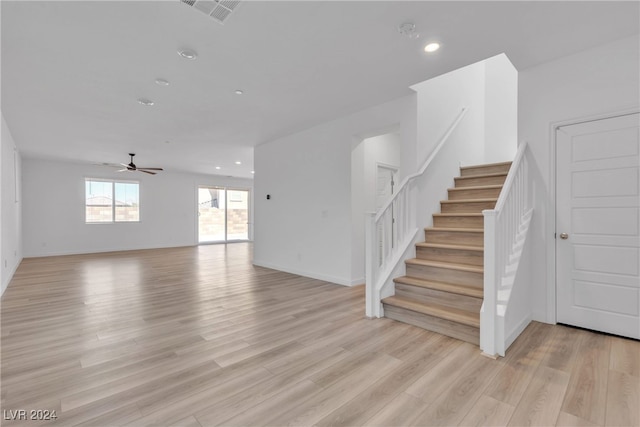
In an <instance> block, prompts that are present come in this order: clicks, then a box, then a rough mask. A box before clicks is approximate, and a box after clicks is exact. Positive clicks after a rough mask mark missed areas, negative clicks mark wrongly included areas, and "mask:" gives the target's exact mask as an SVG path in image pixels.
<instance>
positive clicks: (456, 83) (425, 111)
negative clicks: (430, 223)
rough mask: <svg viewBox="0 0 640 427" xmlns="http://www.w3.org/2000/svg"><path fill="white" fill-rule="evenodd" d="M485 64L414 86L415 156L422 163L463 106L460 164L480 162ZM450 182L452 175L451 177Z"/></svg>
mask: <svg viewBox="0 0 640 427" xmlns="http://www.w3.org/2000/svg"><path fill="white" fill-rule="evenodd" d="M484 76H485V67H484V64H483V63H482V62H477V63H475V64H471V65H468V66H466V67H464V68H460V69H458V70H455V71H452V72H450V73H447V74H443V75H441V76H438V77H435V78H433V79H429V80H426V81H424V82H421V83H418V84H416V85H413V86H412V87H411V89H413V90H415V91H416V93H417V105H418V107H417V111H418V113H417V114H418V119H417V126H418V129H417V140H418V141H419V143H418V149H417V158H418V164H419V165H422V164H423V163H424V161H425V160H426V159H427V157H428V156H429V154H431V152H432V151H433V149H434V148H435V147H436V145H437V144H438V141H439V139H440V137H441V136H442V135H443V134H444V133H445V132H446V130H447V128H448V127H449V126H450V125H451V122H452V120H453V119H454V118H455V117H456V116H457V115H458V113H459V112H460V110H462V108H463V107H467V109H468V110H467V113H466V115H465V118H464V123H461V128H460V133H459V135H460V138H462V139H467V141H468V142H469V143H468V144H467V151H465V152H461V153H459V158H458V161H459V163H460V164H462V165H471V164H479V163H481V162H482V160H483V156H484V101H485V87H484V86H485V84H484V83H485V82H484ZM451 182H453V175H452V176H451Z"/></svg>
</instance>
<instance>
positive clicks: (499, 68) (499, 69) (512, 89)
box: [484, 54, 518, 163]
mask: <svg viewBox="0 0 640 427" xmlns="http://www.w3.org/2000/svg"><path fill="white" fill-rule="evenodd" d="M484 67H485V118H484V121H485V129H484V132H485V140H484V163H496V162H506V161H511V160H513V158H514V157H515V155H516V151H517V148H518V145H517V141H518V71H517V70H516V68H515V67H514V66H513V64H512V63H511V61H509V59H508V58H507V56H506V55H505V54H500V55H496V56H494V57H492V58H489V59H487V60H485V61H484Z"/></svg>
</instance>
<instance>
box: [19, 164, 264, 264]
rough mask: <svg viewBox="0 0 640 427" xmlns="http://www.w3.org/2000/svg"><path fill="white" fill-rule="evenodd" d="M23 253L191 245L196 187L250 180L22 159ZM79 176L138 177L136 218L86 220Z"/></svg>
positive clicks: (239, 184)
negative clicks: (122, 170)
mask: <svg viewBox="0 0 640 427" xmlns="http://www.w3.org/2000/svg"><path fill="white" fill-rule="evenodd" d="M23 170H24V173H23V189H24V191H23V194H24V209H23V224H24V228H23V230H24V255H25V256H26V257H38V256H49V255H64V254H77V253H91V252H107V251H116V250H130V249H147V248H161V247H174V246H189V245H194V244H197V215H196V203H197V186H198V185H212V186H214V185H218V186H232V187H238V188H249V189H252V187H253V186H252V184H253V181H252V180H247V179H240V178H226V177H217V176H209V175H194V174H187V173H177V172H170V171H164V172H161V173H159V174H158V175H154V176H151V175H146V174H129V173H128V174H122V173H117V172H115V171H114V170H113V169H110V168H106V167H101V166H94V165H84V164H76V163H66V162H59V161H52V160H43V159H34V158H25V159H24V161H23ZM85 178H107V179H127V180H131V179H135V180H138V181H140V222H138V223H115V224H86V223H85V214H84V203H85V182H84V179H85Z"/></svg>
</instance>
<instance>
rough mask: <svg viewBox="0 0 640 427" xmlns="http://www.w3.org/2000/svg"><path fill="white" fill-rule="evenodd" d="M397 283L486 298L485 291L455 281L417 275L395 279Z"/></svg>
mask: <svg viewBox="0 0 640 427" xmlns="http://www.w3.org/2000/svg"><path fill="white" fill-rule="evenodd" d="M393 281H394V282H396V283H401V284H404V285H410V286H417V287H420V288H427V289H435V290H438V291H443V292H449V293H452V294H457V295H466V296H470V297H474V298H480V299H482V298H484V291H483V290H482V289H480V288H476V287H473V286H464V285H457V284H454V283H444V282H433V281H431V280H424V279H418V278H417V277H410V276H401V277H396V278H395V279H393Z"/></svg>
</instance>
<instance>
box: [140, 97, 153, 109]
mask: <svg viewBox="0 0 640 427" xmlns="http://www.w3.org/2000/svg"><path fill="white" fill-rule="evenodd" d="M138 104H140V105H144V106H145V107H151V106H152V105H153V104H154V102H153V101H151V100H150V99H147V98H138Z"/></svg>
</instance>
